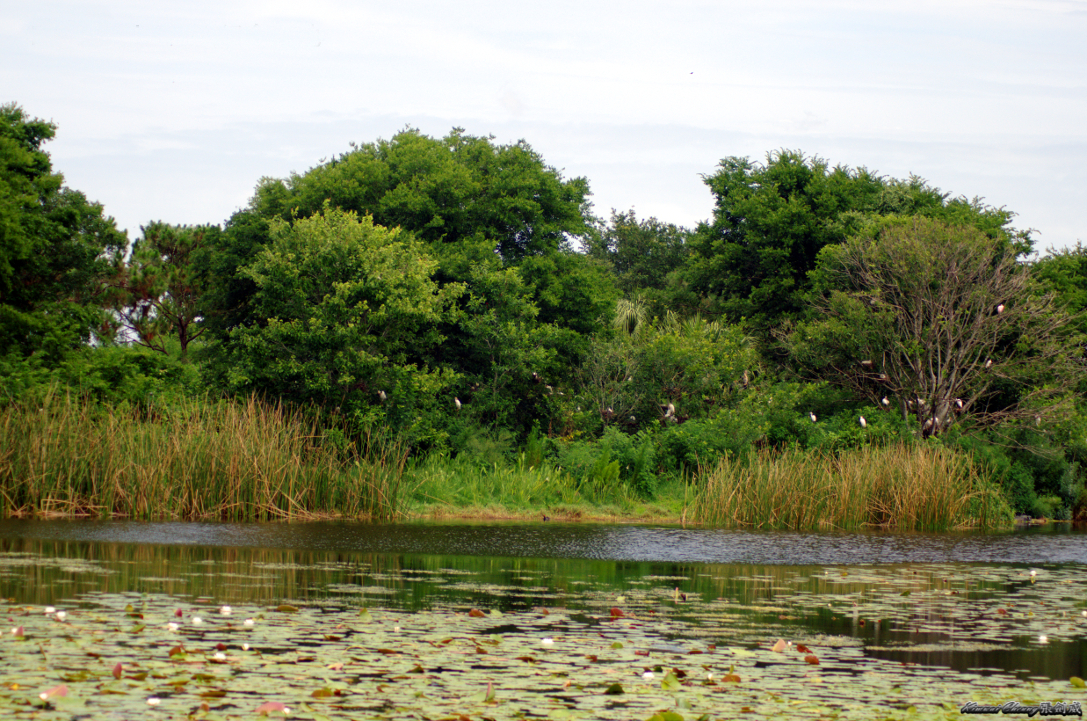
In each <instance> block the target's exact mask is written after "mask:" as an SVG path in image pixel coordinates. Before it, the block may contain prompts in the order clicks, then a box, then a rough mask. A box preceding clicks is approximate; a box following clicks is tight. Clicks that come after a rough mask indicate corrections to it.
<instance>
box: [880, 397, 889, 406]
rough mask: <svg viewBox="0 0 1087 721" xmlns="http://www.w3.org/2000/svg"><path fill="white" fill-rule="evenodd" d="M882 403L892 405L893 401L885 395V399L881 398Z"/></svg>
mask: <svg viewBox="0 0 1087 721" xmlns="http://www.w3.org/2000/svg"><path fill="white" fill-rule="evenodd" d="M880 403H882V404H883V405H884V406H889V405H891V401H889V400H888V399H887V396H883V400H881V401H880Z"/></svg>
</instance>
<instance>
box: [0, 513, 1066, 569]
mask: <svg viewBox="0 0 1087 721" xmlns="http://www.w3.org/2000/svg"><path fill="white" fill-rule="evenodd" d="M0 538H8V539H17V538H22V539H43V540H44V539H51V540H67V541H99V542H116V543H145V544H164V545H190V546H229V547H249V548H280V549H296V550H305V551H315V552H316V551H322V552H329V551H340V552H355V553H358V552H363V553H365V552H371V553H400V554H432V553H437V554H443V555H447V556H454V555H467V556H521V557H529V558H582V559H599V560H612V561H651V562H694V563H754V564H786V565H791V564H795V563H797V562H802V563H809V564H871V563H944V562H957V563H1084V564H1087V529H1084V528H1083V527H1078V528H1077V527H1073V526H1070V525H1067V524H1052V525H1049V526H1037V527H1031V528H1027V529H1020V530H1017V531H1012V532H1005V533H944V534H924V533H888V532H868V533H865V532H849V533H845V532H842V533H830V532H828V533H791V532H785V531H767V532H753V531H738V530H720V529H701V528H696V529H692V528H677V527H666V526H615V525H600V524H561V523H536V524H511V523H506V524H500V523H487V524H478V523H462V524H451V523H442V524H433V523H425V524H424V523H399V524H370V523H357V522H325V523H318V522H315V523H180V522H178V523H150V522H141V521H90V520H78V521H36V520H18V519H16V520H6V521H0Z"/></svg>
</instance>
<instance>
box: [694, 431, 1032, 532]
mask: <svg viewBox="0 0 1087 721" xmlns="http://www.w3.org/2000/svg"><path fill="white" fill-rule="evenodd" d="M699 483H700V486H701V487H700V489H699V491H698V495H697V496H696V498H695V500H694V502H693V503H692V507H691V514H690V517H691V518H692V519H693V520H695V521H696V522H699V523H704V524H708V525H714V526H730V527H736V526H739V527H754V528H768V529H769V528H788V529H793V530H809V529H819V528H842V529H855V528H861V527H865V526H869V527H872V526H874V527H881V528H896V529H901V530H918V531H932V530H948V529H953V528H964V527H980V528H992V527H999V526H1002V525H1008V524H1010V522H1011V515H1012V514H1011V509H1010V507H1009V506H1008V505H1007V502H1006V501H1005V500H1004V499H1003V497H1002V496H1001V494H1000V492H999V490H998V489H997V487H996V486H995V485H993V484H991V483H988V482H987V481H986V479H985V478H984V477H983V476H982V475H981V473H980V472H979V470H978V468H977V467H975V465H974V462H973V460H972V458H971V457H970V456H969V455H967V454H965V453H962V452H959V451H955V450H952V449H950V448H946V447H942V446H935V445H914V446H887V447H864V448H859V449H852V450H849V451H846V452H842V453H840V454H837V455H831V454H821V453H817V452H810V451H804V450H801V449H798V448H790V449H788V450H785V451H783V452H775V451H761V452H758V453H751V454H750V455H749V456H748V457H745V458H732V457H725V458H722V459H721V461H720V462H719V463H718V465H717V466H716V467H714V468H712V469H708V470H706V471H705V472H704V473H703V474H702V477H701V478H700V479H699Z"/></svg>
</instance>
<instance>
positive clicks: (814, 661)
mask: <svg viewBox="0 0 1087 721" xmlns="http://www.w3.org/2000/svg"><path fill="white" fill-rule="evenodd" d="M804 660H805V661H807V662H808V663H810V664H812V665H813V666H818V665H819V657H818V656H816V655H815V654H808V655H807V656H805V657H804Z"/></svg>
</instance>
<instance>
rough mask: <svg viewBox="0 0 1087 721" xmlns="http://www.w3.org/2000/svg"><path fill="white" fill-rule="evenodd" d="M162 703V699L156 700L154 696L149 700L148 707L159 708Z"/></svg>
mask: <svg viewBox="0 0 1087 721" xmlns="http://www.w3.org/2000/svg"><path fill="white" fill-rule="evenodd" d="M160 703H162V699H160V698H155V697H154V696H152V697H151V698H149V699H147V705H148V706H158V705H159V704H160Z"/></svg>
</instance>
